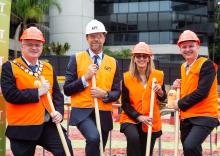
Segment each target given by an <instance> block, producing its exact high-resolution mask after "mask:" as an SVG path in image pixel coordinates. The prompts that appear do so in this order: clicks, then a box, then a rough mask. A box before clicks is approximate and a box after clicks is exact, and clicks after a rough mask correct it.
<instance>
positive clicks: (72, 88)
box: [64, 20, 120, 156]
mask: <svg viewBox="0 0 220 156" xmlns="http://www.w3.org/2000/svg"><path fill="white" fill-rule="evenodd" d="M106 33H107V31H106V30H105V26H104V25H103V24H102V23H101V22H100V21H98V20H91V21H90V22H89V23H88V24H87V26H86V39H87V42H88V44H89V48H88V49H87V50H86V51H82V52H79V53H76V54H75V55H73V56H71V58H70V61H69V64H68V66H67V71H66V80H65V84H64V93H65V94H66V95H68V96H71V107H72V110H71V115H70V125H74V126H77V128H78V129H79V131H80V132H81V133H82V135H83V136H84V137H85V139H86V148H85V153H86V156H99V155H100V150H99V145H100V137H99V132H98V130H97V128H96V118H95V112H94V98H97V99H98V105H99V110H100V111H99V112H100V123H101V129H102V140H103V147H105V145H106V143H107V139H108V134H109V131H110V130H112V128H113V124H112V115H111V111H112V102H113V101H116V100H117V99H118V98H119V95H120V81H119V70H118V68H117V62H116V60H115V59H114V58H112V57H110V56H108V55H106V54H104V53H103V45H104V42H105V37H106ZM94 75H96V87H92V77H93V76H94Z"/></svg>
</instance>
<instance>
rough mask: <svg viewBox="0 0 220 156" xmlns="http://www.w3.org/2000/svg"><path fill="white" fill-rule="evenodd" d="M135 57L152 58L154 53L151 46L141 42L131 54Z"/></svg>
mask: <svg viewBox="0 0 220 156" xmlns="http://www.w3.org/2000/svg"><path fill="white" fill-rule="evenodd" d="M131 53H132V54H133V55H134V54H147V55H150V56H152V51H151V49H150V46H149V45H148V44H146V43H145V42H139V43H138V44H136V45H135V46H134V48H133V50H132V52H131Z"/></svg>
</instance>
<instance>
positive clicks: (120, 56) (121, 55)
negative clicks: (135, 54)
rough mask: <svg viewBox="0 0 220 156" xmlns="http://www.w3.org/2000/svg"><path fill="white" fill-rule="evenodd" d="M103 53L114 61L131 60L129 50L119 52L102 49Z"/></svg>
mask: <svg viewBox="0 0 220 156" xmlns="http://www.w3.org/2000/svg"><path fill="white" fill-rule="evenodd" d="M104 53H105V54H107V55H109V56H112V57H114V58H116V59H127V58H131V50H130V49H122V50H121V51H111V50H110V49H109V48H104Z"/></svg>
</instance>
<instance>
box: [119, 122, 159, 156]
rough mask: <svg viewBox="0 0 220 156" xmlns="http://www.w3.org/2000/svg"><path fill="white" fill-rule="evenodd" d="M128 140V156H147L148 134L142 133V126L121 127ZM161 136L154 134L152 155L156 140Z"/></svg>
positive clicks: (125, 124)
mask: <svg viewBox="0 0 220 156" xmlns="http://www.w3.org/2000/svg"><path fill="white" fill-rule="evenodd" d="M121 132H123V133H124V134H125V136H126V139H127V156H145V153H146V143H147V133H145V132H143V131H142V125H141V124H132V123H124V124H122V126H121ZM160 135H161V131H160V132H155V133H152V137H151V148H150V155H151V156H152V154H153V149H154V145H155V142H156V138H157V137H159V136H160Z"/></svg>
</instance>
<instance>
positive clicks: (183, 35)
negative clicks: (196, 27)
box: [177, 30, 200, 47]
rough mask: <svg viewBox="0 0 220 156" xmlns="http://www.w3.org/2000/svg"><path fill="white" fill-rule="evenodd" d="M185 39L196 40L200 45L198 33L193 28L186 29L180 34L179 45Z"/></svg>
mask: <svg viewBox="0 0 220 156" xmlns="http://www.w3.org/2000/svg"><path fill="white" fill-rule="evenodd" d="M185 41H196V42H197V43H198V45H200V40H199V38H198V37H197V35H196V34H195V33H194V32H193V31H191V30H185V31H184V32H183V33H181V34H180V37H179V40H178V42H177V45H178V46H179V47H180V45H181V43H182V42H185Z"/></svg>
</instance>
